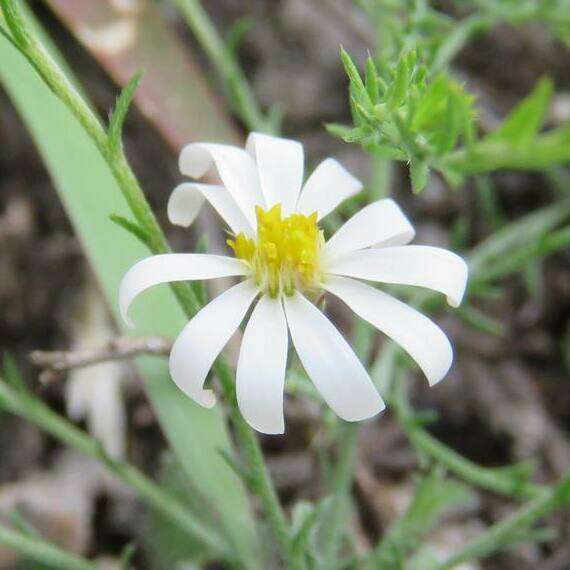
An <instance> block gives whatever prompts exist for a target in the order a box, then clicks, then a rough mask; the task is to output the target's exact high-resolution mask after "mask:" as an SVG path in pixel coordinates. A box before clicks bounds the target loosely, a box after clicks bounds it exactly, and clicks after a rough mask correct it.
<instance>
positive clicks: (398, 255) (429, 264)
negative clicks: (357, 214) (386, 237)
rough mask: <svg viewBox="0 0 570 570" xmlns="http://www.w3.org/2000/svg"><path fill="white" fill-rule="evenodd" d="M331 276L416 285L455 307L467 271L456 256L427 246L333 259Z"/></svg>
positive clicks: (461, 294)
mask: <svg viewBox="0 0 570 570" xmlns="http://www.w3.org/2000/svg"><path fill="white" fill-rule="evenodd" d="M327 270H328V272H329V273H332V274H334V275H346V276H347V277H357V278H359V279H367V280H369V281H380V282H382V283H398V284H400V285H416V286H417V287H427V288H428V289H433V290H434V291H439V292H440V293H443V294H444V295H446V296H447V302H448V303H449V304H450V305H451V306H452V307H458V306H459V304H460V303H461V299H462V298H463V294H464V293H465V287H466V285H467V274H468V268H467V264H466V263H465V261H464V260H463V259H462V258H461V257H459V256H458V255H456V254H455V253H453V252H451V251H448V250H447V249H441V248H439V247H431V246H427V245H407V246H403V247H386V248H380V249H364V250H362V251H354V252H352V253H349V254H347V255H345V256H343V257H341V258H338V259H335V260H333V261H332V262H331V263H330V264H329V265H328V267H327Z"/></svg>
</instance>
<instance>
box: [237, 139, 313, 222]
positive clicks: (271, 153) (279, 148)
mask: <svg viewBox="0 0 570 570" xmlns="http://www.w3.org/2000/svg"><path fill="white" fill-rule="evenodd" d="M246 150H247V151H248V152H249V153H250V155H251V156H252V157H253V158H254V160H255V162H256V164H257V171H258V173H259V181H260V183H261V189H262V191H263V195H264V197H265V202H266V205H267V207H268V208H271V207H272V206H274V205H275V204H281V211H282V212H283V215H285V216H288V215H290V214H291V213H293V210H294V209H295V205H296V204H297V198H298V197H299V191H300V190H301V185H302V184H303V168H304V164H303V162H304V155H303V145H302V144H301V143H299V142H297V141H293V140H290V139H283V138H279V137H272V136H270V135H264V134H261V133H251V134H250V135H249V137H248V138H247V143H246Z"/></svg>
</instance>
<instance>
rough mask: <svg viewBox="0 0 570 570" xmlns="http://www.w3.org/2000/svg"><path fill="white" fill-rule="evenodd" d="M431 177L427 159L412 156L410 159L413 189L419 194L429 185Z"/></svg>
mask: <svg viewBox="0 0 570 570" xmlns="http://www.w3.org/2000/svg"><path fill="white" fill-rule="evenodd" d="M428 177H429V165H428V163H427V161H426V160H421V159H419V158H412V160H411V161H410V179H411V181H412V191H413V192H414V194H419V193H420V192H421V191H422V190H423V189H424V188H425V187H426V185H427V183H428Z"/></svg>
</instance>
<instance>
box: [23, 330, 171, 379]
mask: <svg viewBox="0 0 570 570" xmlns="http://www.w3.org/2000/svg"><path fill="white" fill-rule="evenodd" d="M171 348H172V340H171V339H168V338H164V337H154V336H153V337H142V338H130V337H118V338H114V339H111V340H109V342H107V343H106V344H104V345H103V346H99V347H96V348H93V349H91V350H78V351H73V350H69V351H66V350H58V351H45V350H34V351H33V352H31V353H30V360H31V361H32V363H33V364H34V365H35V366H37V367H39V368H42V369H43V370H42V372H41V374H40V382H42V384H51V383H52V382H55V381H56V380H59V379H61V378H62V377H63V376H64V375H65V374H66V373H67V372H69V371H70V370H73V369H75V368H82V367H84V366H92V365H93V364H99V363H101V362H106V361H109V360H125V359H127V358H134V357H135V356H139V355H141V354H154V355H157V356H167V355H168V354H169V352H170V349H171Z"/></svg>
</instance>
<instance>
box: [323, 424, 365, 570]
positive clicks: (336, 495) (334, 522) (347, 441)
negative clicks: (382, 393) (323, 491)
mask: <svg viewBox="0 0 570 570" xmlns="http://www.w3.org/2000/svg"><path fill="white" fill-rule="evenodd" d="M359 433H360V430H359V426H358V424H346V425H343V426H342V434H341V436H340V439H339V449H338V459H337V463H336V465H335V469H334V473H333V477H332V482H331V486H330V487H331V489H330V493H331V496H332V501H331V505H330V507H329V509H328V511H327V524H326V525H325V526H324V527H323V529H322V543H321V544H322V547H321V555H322V562H321V565H320V567H321V568H323V569H327V568H333V567H334V562H335V560H336V557H337V554H338V551H339V549H340V546H341V544H342V542H341V540H340V538H341V537H342V534H343V530H344V519H345V515H346V511H347V503H348V497H349V492H350V488H351V486H352V477H353V473H354V464H355V461H356V451H357V442H358V434H359Z"/></svg>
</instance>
